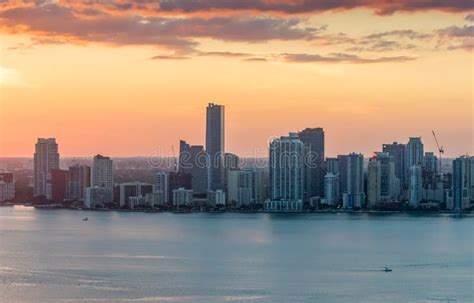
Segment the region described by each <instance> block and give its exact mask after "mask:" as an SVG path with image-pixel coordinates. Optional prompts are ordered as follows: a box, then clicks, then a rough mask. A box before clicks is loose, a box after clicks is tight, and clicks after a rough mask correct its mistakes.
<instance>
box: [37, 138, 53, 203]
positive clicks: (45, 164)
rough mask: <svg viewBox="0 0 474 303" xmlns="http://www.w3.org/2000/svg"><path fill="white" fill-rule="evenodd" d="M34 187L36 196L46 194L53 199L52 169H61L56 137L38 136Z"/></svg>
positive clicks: (45, 195)
mask: <svg viewBox="0 0 474 303" xmlns="http://www.w3.org/2000/svg"><path fill="white" fill-rule="evenodd" d="M33 162H34V187H33V195H34V196H35V197H38V196H44V197H46V199H49V200H51V199H52V195H53V193H52V186H51V170H53V169H59V152H58V144H57V143H56V139H55V138H48V139H46V138H38V141H37V143H36V145H35V154H34V160H33Z"/></svg>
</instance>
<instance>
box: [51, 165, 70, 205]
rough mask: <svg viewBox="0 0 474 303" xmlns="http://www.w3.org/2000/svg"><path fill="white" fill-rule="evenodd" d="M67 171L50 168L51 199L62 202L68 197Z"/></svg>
mask: <svg viewBox="0 0 474 303" xmlns="http://www.w3.org/2000/svg"><path fill="white" fill-rule="evenodd" d="M68 189H69V171H68V170H62V169H52V170H51V191H52V194H51V199H52V200H53V201H54V202H57V203H62V202H64V200H66V199H68V198H69V190H68Z"/></svg>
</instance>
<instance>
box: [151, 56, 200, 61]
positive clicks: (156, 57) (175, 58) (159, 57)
mask: <svg viewBox="0 0 474 303" xmlns="http://www.w3.org/2000/svg"><path fill="white" fill-rule="evenodd" d="M187 59H191V57H186V56H179V55H157V56H153V57H151V60H187Z"/></svg>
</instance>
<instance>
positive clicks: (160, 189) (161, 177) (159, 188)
mask: <svg viewBox="0 0 474 303" xmlns="http://www.w3.org/2000/svg"><path fill="white" fill-rule="evenodd" d="M153 185H154V186H155V190H154V191H155V193H159V194H160V195H161V200H160V201H163V203H165V204H166V203H168V201H169V200H168V197H169V193H168V191H169V175H168V173H166V172H158V173H156V174H155V182H154V184H153Z"/></svg>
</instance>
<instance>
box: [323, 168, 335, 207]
mask: <svg viewBox="0 0 474 303" xmlns="http://www.w3.org/2000/svg"><path fill="white" fill-rule="evenodd" d="M338 200H339V180H338V176H337V175H335V174H334V173H332V172H328V173H327V174H326V176H324V199H323V203H324V204H327V205H329V206H334V205H336V204H337V202H338Z"/></svg>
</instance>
